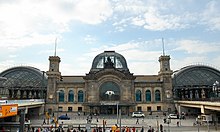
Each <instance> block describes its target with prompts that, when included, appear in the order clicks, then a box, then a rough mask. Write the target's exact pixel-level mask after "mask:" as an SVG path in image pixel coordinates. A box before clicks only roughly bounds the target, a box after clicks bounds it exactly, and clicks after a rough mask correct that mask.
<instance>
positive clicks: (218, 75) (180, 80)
mask: <svg viewBox="0 0 220 132" xmlns="http://www.w3.org/2000/svg"><path fill="white" fill-rule="evenodd" d="M216 81H220V71H218V70H217V69H215V68H212V67H209V66H204V65H193V66H187V67H184V68H182V69H180V70H179V71H177V72H176V73H174V75H173V86H174V87H182V86H213V84H214V83H215V82H216Z"/></svg>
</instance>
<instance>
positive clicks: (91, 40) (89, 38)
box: [83, 35, 97, 44]
mask: <svg viewBox="0 0 220 132" xmlns="http://www.w3.org/2000/svg"><path fill="white" fill-rule="evenodd" d="M83 40H84V41H85V43H86V44H93V43H95V42H97V40H96V38H95V37H93V36H91V35H86V37H84V38H83Z"/></svg>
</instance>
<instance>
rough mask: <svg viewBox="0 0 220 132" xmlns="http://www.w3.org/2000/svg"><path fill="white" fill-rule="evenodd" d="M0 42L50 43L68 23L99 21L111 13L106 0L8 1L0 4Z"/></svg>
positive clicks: (18, 44) (10, 44) (21, 44)
mask: <svg viewBox="0 0 220 132" xmlns="http://www.w3.org/2000/svg"><path fill="white" fill-rule="evenodd" d="M0 12H1V13H0V40H1V41H0V46H1V47H2V46H5V47H16V48H22V47H26V46H31V45H36V44H38V45H39V44H41V45H42V44H53V43H54V39H55V38H56V37H58V36H60V35H61V34H62V33H64V32H67V31H69V30H70V29H69V27H70V23H71V22H72V23H74V22H73V21H81V22H83V23H86V24H100V23H102V22H103V21H106V20H107V19H108V17H110V16H111V14H112V9H111V4H110V2H108V0H102V1H99V0H93V1H88V0H74V1H69V0H64V1H60V0H53V1H50V0H41V1H27V0H20V1H13V2H12V1H7V2H1V4H0Z"/></svg>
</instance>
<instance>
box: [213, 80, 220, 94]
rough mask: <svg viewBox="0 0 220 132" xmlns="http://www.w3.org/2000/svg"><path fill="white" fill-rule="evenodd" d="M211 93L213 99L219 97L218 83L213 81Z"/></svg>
mask: <svg viewBox="0 0 220 132" xmlns="http://www.w3.org/2000/svg"><path fill="white" fill-rule="evenodd" d="M212 91H213V94H214V97H218V96H219V95H218V94H219V82H218V81H215V82H214V83H213V87H212Z"/></svg>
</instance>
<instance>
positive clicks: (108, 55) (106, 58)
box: [90, 51, 129, 72]
mask: <svg viewBox="0 0 220 132" xmlns="http://www.w3.org/2000/svg"><path fill="white" fill-rule="evenodd" d="M105 68H115V69H117V70H120V71H129V69H128V67H127V62H126V60H125V58H124V57H123V56H122V55H121V54H119V53H116V52H115V51H104V52H103V53H101V54H99V55H97V56H96V57H95V58H94V60H93V62H92V68H91V70H90V71H93V72H94V71H99V70H102V69H105Z"/></svg>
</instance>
